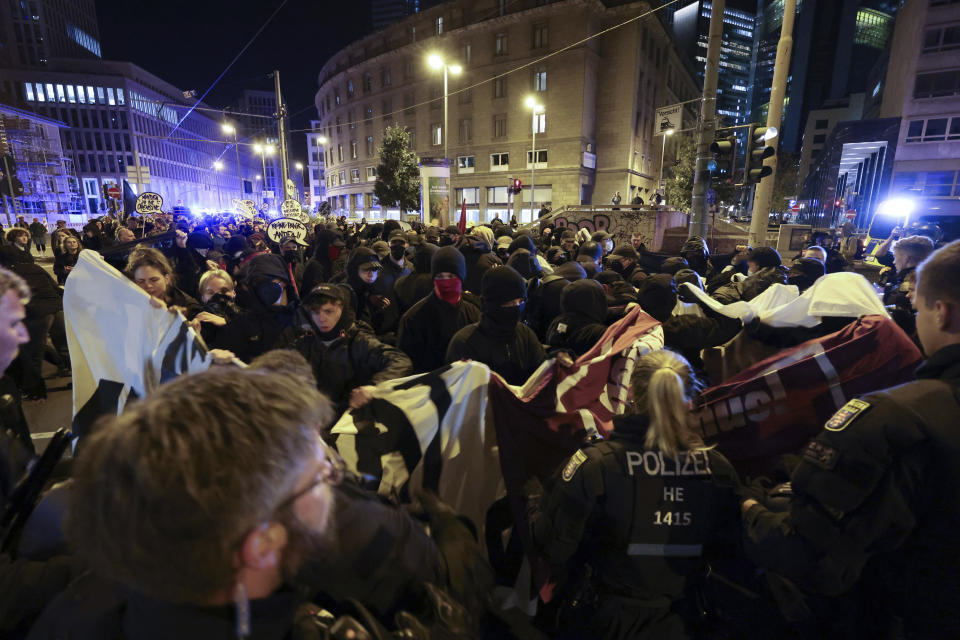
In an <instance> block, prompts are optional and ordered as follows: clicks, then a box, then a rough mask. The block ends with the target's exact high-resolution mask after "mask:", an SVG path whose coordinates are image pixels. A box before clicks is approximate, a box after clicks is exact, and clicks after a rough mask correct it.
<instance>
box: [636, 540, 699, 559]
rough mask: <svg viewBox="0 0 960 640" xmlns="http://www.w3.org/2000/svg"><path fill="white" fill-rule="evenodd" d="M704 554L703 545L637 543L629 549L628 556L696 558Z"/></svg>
mask: <svg viewBox="0 0 960 640" xmlns="http://www.w3.org/2000/svg"><path fill="white" fill-rule="evenodd" d="M702 553H703V545H702V544H641V543H638V542H635V543H633V544H631V545H629V546H628V547H627V555H628V556H660V557H671V556H672V557H678V558H695V557H697V556H699V555H701V554H702Z"/></svg>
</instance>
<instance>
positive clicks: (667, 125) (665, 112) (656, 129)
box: [653, 102, 683, 136]
mask: <svg viewBox="0 0 960 640" xmlns="http://www.w3.org/2000/svg"><path fill="white" fill-rule="evenodd" d="M681 128H683V103H682V102H681V103H679V104H672V105H670V106H669V107H660V108H659V109H657V115H656V117H655V118H654V119H653V135H655V136H658V135H663V133H664V132H665V131H669V130H671V129H672V130H674V131H675V130H677V129H681Z"/></svg>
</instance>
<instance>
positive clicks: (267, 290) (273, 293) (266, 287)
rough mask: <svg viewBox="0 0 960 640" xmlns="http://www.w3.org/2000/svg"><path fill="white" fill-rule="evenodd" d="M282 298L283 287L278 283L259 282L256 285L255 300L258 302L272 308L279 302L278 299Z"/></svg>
mask: <svg viewBox="0 0 960 640" xmlns="http://www.w3.org/2000/svg"><path fill="white" fill-rule="evenodd" d="M282 296H283V285H282V284H280V283H279V282H269V281H268V282H261V283H260V284H258V285H257V298H259V300H260V302H262V303H263V304H265V305H267V306H268V307H269V306H273V305H275V304H276V303H278V302H280V298H281V297H282Z"/></svg>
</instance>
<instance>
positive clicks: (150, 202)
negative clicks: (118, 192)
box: [134, 191, 163, 215]
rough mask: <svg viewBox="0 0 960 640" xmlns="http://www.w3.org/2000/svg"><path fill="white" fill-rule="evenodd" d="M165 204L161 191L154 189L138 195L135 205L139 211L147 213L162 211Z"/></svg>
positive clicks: (141, 213) (143, 213)
mask: <svg viewBox="0 0 960 640" xmlns="http://www.w3.org/2000/svg"><path fill="white" fill-rule="evenodd" d="M162 206H163V198H161V197H160V194H159V193H154V192H153V191H144V192H143V193H141V194H140V195H139V196H137V203H136V204H135V205H134V209H136V211H137V213H139V214H140V215H146V214H148V213H160V207H162Z"/></svg>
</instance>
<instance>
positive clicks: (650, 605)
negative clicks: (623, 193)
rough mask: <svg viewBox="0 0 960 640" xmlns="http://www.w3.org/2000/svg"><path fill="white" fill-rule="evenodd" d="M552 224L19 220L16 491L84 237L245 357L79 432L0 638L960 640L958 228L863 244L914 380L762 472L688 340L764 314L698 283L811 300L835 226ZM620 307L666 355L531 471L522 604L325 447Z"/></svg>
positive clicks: (25, 560) (710, 340) (12, 248)
mask: <svg viewBox="0 0 960 640" xmlns="http://www.w3.org/2000/svg"><path fill="white" fill-rule="evenodd" d="M615 200H619V194H617V196H615ZM549 220H550V219H549V218H543V219H542V220H541V221H540V222H539V223H538V224H537V225H535V226H533V227H532V228H528V229H520V228H517V227H516V226H515V225H510V224H502V223H500V222H499V221H495V222H494V223H493V224H490V225H478V226H474V227H472V228H470V229H461V228H460V227H458V226H456V225H452V226H448V227H445V228H444V227H437V226H421V225H417V224H414V225H413V226H412V228H411V227H410V225H401V224H400V223H399V222H397V221H393V220H388V221H384V222H376V223H369V224H368V223H366V221H361V222H359V223H348V221H347V220H345V219H343V218H340V219H334V220H329V221H323V220H321V221H318V222H316V223H310V224H308V225H307V227H308V236H307V238H306V240H305V241H304V240H302V239H301V240H299V241H298V239H297V238H295V237H293V236H290V237H281V238H277V239H276V240H277V241H276V242H274V241H273V240H271V239H270V237H269V235H268V234H267V229H266V227H267V224H268V223H267V221H266V220H261V219H259V218H254V219H250V220H247V219H242V218H240V219H235V218H232V217H222V216H210V217H206V218H196V217H186V216H185V217H182V218H180V217H178V218H176V219H175V218H173V217H172V216H168V215H165V214H158V215H155V216H149V217H130V218H127V219H118V218H116V217H113V216H107V217H104V218H102V219H99V220H96V221H93V222H90V223H88V224H87V225H86V226H85V227H84V228H83V229H82V231H81V232H79V233H78V232H76V231H74V230H72V229H68V228H67V227H66V225H62V224H58V225H57V227H56V228H55V229H54V230H53V231H52V232H51V233H50V234H49V243H50V245H51V247H52V248H53V253H54V266H53V271H54V274H55V278H54V277H51V276H50V275H49V274H48V273H47V272H46V270H44V269H43V268H42V267H41V266H40V265H38V264H36V260H35V258H34V256H33V255H32V253H31V242H32V243H33V244H34V248H35V250H37V251H44V250H45V243H46V239H47V236H46V233H44V234H39V235H38V234H37V233H34V231H33V228H32V226H31V225H26V226H27V228H24V227H23V226H17V227H14V228H12V229H10V230H9V231H7V232H6V237H5V240H6V242H5V244H4V245H3V246H0V264H2V266H3V269H0V367H2V369H3V371H5V372H6V375H5V376H4V378H3V382H2V383H0V384H3V385H5V386H4V389H3V392H5V393H7V394H9V398H10V400H9V401H8V396H6V395H5V396H3V397H0V420H2V422H3V427H4V430H5V431H6V434H5V439H4V441H3V450H2V451H0V458H2V459H0V498H2V499H3V500H4V502H6V501H7V500H8V499H9V498H10V497H11V495H12V494H13V493H14V486H15V483H16V480H17V478H18V477H20V475H21V474H23V473H25V472H26V471H27V470H28V468H29V466H30V461H31V460H32V459H34V458H35V456H34V455H33V449H32V444H31V442H30V433H29V428H28V427H27V425H26V423H25V419H24V418H23V412H22V411H21V410H20V401H21V397H22V399H23V400H26V401H30V400H33V399H41V398H43V397H44V395H45V393H46V390H45V388H44V382H43V376H42V374H41V368H42V365H43V361H44V358H45V357H46V358H47V359H49V360H50V361H51V362H53V363H54V364H55V365H56V366H57V367H58V369H59V370H60V371H62V372H68V371H69V367H70V361H69V353H68V351H67V349H66V339H65V336H64V318H63V305H62V302H61V298H62V288H61V286H60V285H64V286H66V287H69V286H70V277H71V272H72V271H73V269H74V268H75V267H76V265H77V262H78V259H79V256H80V255H81V254H82V252H84V251H96V252H98V253H99V254H101V255H102V256H103V258H104V259H105V260H106V261H107V262H108V263H109V264H111V265H114V266H115V267H117V269H119V270H120V271H122V272H123V273H124V274H125V275H126V276H127V277H128V278H129V279H130V280H131V281H132V282H133V283H135V284H136V285H137V286H139V287H140V288H141V289H142V290H143V291H144V292H146V293H147V294H148V295H149V296H150V303H151V304H153V305H154V306H156V307H164V308H167V309H169V310H170V311H171V312H173V313H180V314H182V315H183V316H184V318H185V319H186V321H187V322H189V324H190V326H192V327H193V328H194V329H195V330H196V331H197V333H198V334H199V335H200V336H202V338H203V341H204V342H205V344H206V345H207V346H208V347H209V348H210V349H212V350H218V351H216V352H215V353H216V354H217V356H218V357H217V361H218V362H224V363H229V362H231V361H232V360H233V358H237V359H239V360H241V361H242V362H244V363H246V364H247V365H248V366H247V367H246V368H238V367H235V366H232V365H229V364H224V365H218V366H214V367H212V368H211V369H210V370H209V371H207V372H203V373H197V374H191V375H186V376H182V377H180V378H178V379H176V380H174V381H172V382H169V383H167V384H166V385H164V386H163V387H161V388H160V390H159V391H157V392H155V393H153V394H151V395H148V396H147V397H146V398H143V399H140V400H138V401H137V402H134V403H131V404H130V405H129V407H128V408H127V409H126V410H125V411H124V412H123V414H122V415H120V416H107V417H104V418H103V419H102V420H101V421H100V422H99V423H98V427H97V428H96V430H95V431H94V433H93V435H91V436H90V437H88V438H86V439H85V440H83V441H81V442H80V443H78V447H77V450H76V455H75V458H74V459H73V460H72V461H71V462H72V464H63V465H60V466H59V467H58V468H57V471H56V472H55V473H54V474H53V475H54V476H55V477H56V478H58V479H59V480H65V479H68V483H69V500H68V503H69V507H68V509H67V515H66V518H65V520H64V522H63V524H62V529H63V532H64V541H63V544H62V545H60V546H59V547H57V549H56V551H55V552H50V553H47V554H46V555H45V556H44V557H41V558H36V557H25V556H24V555H22V554H18V553H17V544H18V543H22V540H16V541H14V543H13V544H12V545H11V546H9V547H7V546H5V547H4V548H3V553H2V554H0V636H3V637H30V638H36V639H41V638H169V637H183V638H193V637H197V638H201V637H202V638H214V637H238V638H247V637H249V638H314V637H316V638H321V637H336V638H362V637H372V638H386V637H408V638H429V637H444V638H448V637H449V638H459V637H463V638H467V637H496V638H503V637H530V638H535V637H571V638H611V639H613V638H617V639H619V638H686V637H696V638H722V637H800V636H809V635H814V636H816V637H848V636H850V635H853V636H858V637H884V638H935V637H943V638H947V637H960V546H958V543H957V542H956V535H955V532H956V527H957V525H958V524H960V475H958V471H957V469H960V465H957V464H956V463H957V458H958V454H957V452H958V451H960V431H958V430H957V427H956V425H957V424H960V404H958V398H960V288H958V284H957V283H958V280H955V279H954V278H955V277H956V275H955V274H957V273H960V242H954V243H951V244H947V245H945V246H942V247H941V248H939V249H937V248H936V244H937V241H938V240H939V238H936V237H929V236H927V235H908V236H907V237H903V238H900V235H901V234H902V230H900V229H899V228H898V229H895V230H894V234H892V235H891V238H890V240H889V241H888V242H886V243H884V244H883V246H881V247H880V249H879V250H878V252H877V256H878V259H879V260H880V261H881V263H883V264H885V265H886V266H885V269H884V271H883V272H882V273H881V274H880V280H879V282H878V284H877V286H878V287H880V288H881V289H882V291H881V292H880V294H879V295H882V297H883V300H884V304H886V305H888V310H889V311H890V315H891V317H892V318H893V319H894V320H895V321H896V323H897V324H898V325H899V326H900V327H901V328H902V329H903V330H904V332H905V333H907V335H909V336H911V337H912V338H913V340H914V341H915V342H916V344H917V345H918V346H919V347H921V348H922V349H923V351H924V352H925V354H926V356H927V357H928V360H927V361H926V363H925V364H924V365H923V367H921V369H920V370H919V371H918V372H917V377H918V378H919V379H918V380H917V381H915V382H912V383H909V384H907V385H904V386H902V387H898V388H894V389H889V390H882V389H881V386H878V388H877V390H876V392H875V393H872V394H869V395H867V396H865V397H862V398H858V399H853V398H851V399H849V402H847V404H846V405H845V406H844V407H843V408H842V409H841V410H840V411H839V412H838V413H837V414H836V415H835V416H834V417H833V418H831V420H830V421H829V422H828V423H827V425H826V428H825V429H824V430H822V432H821V434H820V435H818V436H817V437H816V438H815V439H814V440H812V441H811V442H810V443H809V444H808V445H807V447H806V448H805V449H803V450H801V451H797V452H796V453H797V456H794V457H791V458H790V459H789V460H787V459H785V460H784V461H783V472H782V474H781V477H780V478H779V479H780V480H788V481H790V484H789V485H787V486H786V488H784V486H783V485H780V486H778V487H776V490H774V489H771V487H772V486H773V485H774V484H775V482H774V480H764V479H760V478H747V477H742V476H741V475H739V474H738V472H737V470H735V469H734V467H733V465H731V464H730V463H729V462H728V461H727V460H726V458H725V457H724V456H723V455H722V454H721V453H720V452H719V451H718V450H717V449H715V448H713V447H710V446H707V445H705V444H704V442H703V440H702V439H701V437H700V436H699V435H698V434H697V433H695V432H694V430H693V429H691V427H690V424H689V421H688V413H689V411H690V408H691V407H692V404H693V402H694V401H695V398H696V396H697V394H698V392H699V391H700V390H701V389H703V388H704V386H705V385H710V384H716V383H719V382H721V380H717V379H711V373H710V372H709V371H708V370H707V368H706V367H705V365H704V361H703V353H704V350H706V349H710V348H711V347H717V346H720V345H724V344H726V343H728V342H729V341H730V340H731V339H733V338H734V337H735V336H737V335H738V334H740V333H741V332H746V333H748V334H751V335H757V336H763V335H769V333H771V332H774V331H776V330H775V329H773V328H771V327H766V326H764V325H763V324H762V323H760V322H757V321H754V322H751V323H748V324H747V325H746V326H745V325H744V323H743V322H742V321H741V320H740V319H739V318H737V317H731V316H729V315H726V314H724V313H720V312H718V311H717V310H716V308H715V305H710V304H706V303H705V302H704V299H703V298H704V297H708V298H712V300H714V301H716V302H719V303H721V304H730V303H734V302H739V301H743V302H749V301H751V300H753V299H754V298H756V297H757V296H760V295H761V294H762V293H763V292H764V291H766V290H767V289H768V288H769V287H771V286H772V285H774V284H784V285H787V284H789V285H795V286H796V287H797V288H798V290H799V291H800V292H801V293H802V292H803V291H805V290H807V289H808V288H810V287H811V286H813V285H814V283H815V282H817V281H818V280H819V279H820V278H821V277H823V276H824V275H825V274H827V273H832V272H835V271H840V270H844V269H849V268H850V264H849V261H850V259H851V258H852V257H853V256H851V255H846V256H845V255H844V245H843V236H841V237H840V239H838V241H837V242H836V243H834V242H832V238H830V237H826V238H825V237H820V238H816V240H817V243H816V244H813V245H811V246H809V247H808V248H806V249H804V250H803V251H802V252H800V254H799V255H796V256H788V257H787V258H786V260H785V259H784V257H783V256H781V255H780V254H779V253H778V252H777V251H776V250H775V249H773V248H770V247H747V246H738V247H737V248H736V250H735V251H734V252H732V253H729V254H723V255H717V254H711V252H710V251H709V248H708V244H707V242H706V241H705V240H704V239H703V238H700V237H696V236H695V237H691V238H689V239H687V240H686V241H685V242H684V243H683V245H682V247H681V249H680V251H679V252H677V254H674V255H668V254H663V253H655V252H652V251H649V250H648V249H647V247H646V246H645V245H644V243H643V241H642V238H641V237H640V236H637V235H635V236H633V238H632V239H631V241H630V242H619V243H618V242H616V239H615V238H614V237H613V236H611V235H610V234H609V233H606V232H604V231H598V232H595V233H589V232H587V231H585V230H575V229H568V228H564V227H554V226H553V225H552V224H551V223H550V222H549ZM41 226H42V225H41ZM41 236H43V237H42V238H41ZM694 289H698V290H700V291H701V292H702V293H704V294H705V296H701V295H697V294H695V292H694V291H693V290H694ZM637 305H639V307H640V308H641V309H642V310H643V311H644V312H646V313H647V314H649V315H650V316H652V317H653V318H654V319H656V320H657V321H659V323H660V326H661V328H662V331H663V338H664V349H663V350H661V351H655V352H652V353H649V354H647V355H645V356H642V357H641V358H640V359H639V360H638V362H637V363H636V366H635V368H634V371H633V375H632V378H631V380H630V395H629V407H628V409H627V412H626V413H625V414H624V415H622V416H620V417H617V418H616V419H615V420H614V429H613V431H612V436H611V437H610V438H609V439H607V440H601V441H592V442H588V441H585V442H584V444H583V446H582V447H581V448H580V449H579V450H577V451H576V452H571V453H572V456H571V457H570V458H569V459H568V460H567V461H566V462H565V463H564V464H562V465H561V466H560V467H559V468H558V469H556V470H555V472H554V473H553V474H552V475H551V476H550V477H544V478H541V479H540V480H539V481H536V480H534V481H532V482H530V483H529V487H528V489H529V491H528V495H527V496H526V508H527V510H528V514H529V522H530V525H531V528H530V531H529V532H528V535H527V536H524V537H526V538H527V539H528V541H529V544H530V545H531V546H530V550H532V553H534V554H535V556H536V558H538V562H540V563H542V565H543V567H547V568H548V575H549V576H550V577H549V579H548V580H547V581H546V583H545V585H544V587H543V589H541V590H540V602H539V605H538V606H533V607H531V606H527V603H517V602H514V603H512V604H513V605H514V606H513V607H512V608H508V607H506V606H505V605H504V603H503V602H498V601H495V599H494V598H493V596H492V594H493V591H494V583H495V578H494V575H495V569H496V567H491V566H490V563H489V559H488V557H487V556H486V554H484V553H483V552H482V545H481V543H480V540H482V536H480V535H478V531H477V527H478V526H482V525H483V523H472V522H465V521H464V519H462V518H459V517H458V516H457V514H456V513H454V512H453V511H452V510H451V509H450V508H449V507H447V506H445V505H443V504H442V503H440V502H439V501H438V500H437V499H436V498H435V497H434V496H432V495H430V494H429V493H428V494H426V495H423V496H422V497H420V498H419V499H418V501H417V502H416V503H415V504H414V505H409V504H408V505H404V506H402V507H401V506H398V505H396V504H393V503H390V502H388V501H385V500H382V499H380V498H379V497H377V496H376V495H375V494H373V493H371V492H370V491H369V490H367V489H366V488H365V487H366V486H367V485H368V484H369V482H368V479H365V478H363V477H361V476H358V475H356V474H354V473H351V472H350V471H349V470H348V469H347V468H346V465H345V463H344V461H343V460H342V459H341V458H340V456H339V455H338V454H337V452H336V451H335V450H334V448H333V447H332V439H331V437H330V428H331V426H332V425H333V424H334V423H335V422H336V421H337V420H338V418H339V417H340V416H342V415H343V414H344V413H345V412H347V411H349V410H352V409H358V408H360V407H363V406H364V405H366V404H367V403H369V402H370V401H371V399H372V398H373V397H374V396H373V387H374V386H375V385H377V384H379V383H381V382H385V381H389V380H394V379H398V378H403V377H406V376H410V375H414V374H421V373H426V372H430V371H434V370H436V369H438V368H439V367H442V366H444V365H446V364H450V363H454V362H457V361H460V360H473V361H475V362H481V363H484V364H486V365H487V366H489V368H490V369H491V371H493V372H495V373H496V374H499V375H500V376H501V377H502V378H503V379H504V380H505V381H506V382H507V383H508V384H511V385H516V386H520V385H523V383H524V382H525V381H526V380H527V379H528V378H529V377H530V376H531V374H533V373H534V372H535V371H536V370H537V369H538V368H539V367H540V366H541V365H542V364H543V363H544V362H545V361H547V360H548V359H550V358H556V359H557V362H558V363H560V364H559V366H565V367H569V366H572V364H573V362H574V361H575V360H576V359H577V358H578V357H580V356H582V355H583V354H585V353H586V352H587V351H589V350H590V349H591V348H592V347H593V346H594V345H595V344H597V342H598V341H599V340H600V339H601V337H602V336H603V335H604V333H605V332H606V331H607V330H608V328H609V327H610V326H611V325H612V324H614V323H616V322H617V321H619V320H621V319H623V318H624V317H625V316H626V315H627V314H629V313H630V311H631V310H632V309H633V308H634V307H636V306H637ZM842 320H843V321H844V322H849V321H853V320H856V318H848V319H842ZM841 326H843V323H838V322H835V321H831V322H827V321H824V322H823V323H821V325H818V326H816V327H814V328H812V329H810V328H805V329H804V330H803V331H801V332H796V335H780V336H779V337H778V340H779V344H785V345H795V344H799V343H800V342H802V341H804V340H809V339H811V338H817V337H822V336H824V335H827V334H828V333H831V332H834V331H836V330H837V329H838V328H840V327H841ZM784 333H787V332H784ZM48 339H49V340H48ZM787 392H788V393H789V390H787ZM0 524H2V525H3V526H6V525H7V524H8V523H6V522H4V523H0ZM58 526H59V525H58ZM5 544H6V541H5ZM713 568H723V571H722V573H723V574H724V576H726V577H724V578H723V579H722V581H721V582H718V580H717V579H716V578H714V579H708V578H710V576H711V575H712V574H713V573H719V572H714V570H713ZM717 584H722V585H727V588H725V589H724V588H719V589H718V588H717V586H716V585H717ZM717 591H721V592H722V593H717ZM731 594H732V595H731ZM534 599H535V596H534V595H533V594H531V601H532V600H534ZM533 610H536V614H535V615H531V613H532V611H533Z"/></svg>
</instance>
